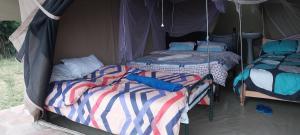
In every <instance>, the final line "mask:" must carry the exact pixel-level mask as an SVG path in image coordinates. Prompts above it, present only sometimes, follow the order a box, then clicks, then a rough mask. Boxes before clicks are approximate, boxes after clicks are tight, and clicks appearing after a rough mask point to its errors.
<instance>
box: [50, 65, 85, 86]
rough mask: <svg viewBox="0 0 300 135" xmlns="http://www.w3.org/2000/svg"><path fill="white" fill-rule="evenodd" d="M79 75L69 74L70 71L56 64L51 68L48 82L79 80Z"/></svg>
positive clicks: (64, 66)
mask: <svg viewBox="0 0 300 135" xmlns="http://www.w3.org/2000/svg"><path fill="white" fill-rule="evenodd" d="M80 77H81V76H80V75H77V74H71V72H70V70H69V69H68V68H67V67H66V65H64V64H58V65H55V66H53V69H52V75H51V78H50V82H54V81H63V80H74V79H77V78H80Z"/></svg>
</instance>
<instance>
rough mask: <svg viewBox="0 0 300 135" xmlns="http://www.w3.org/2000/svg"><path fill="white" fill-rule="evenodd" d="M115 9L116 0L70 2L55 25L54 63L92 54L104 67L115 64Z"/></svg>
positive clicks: (116, 51) (117, 17) (118, 4)
mask: <svg viewBox="0 0 300 135" xmlns="http://www.w3.org/2000/svg"><path fill="white" fill-rule="evenodd" d="M91 3H93V4H91ZM119 7H120V1H119V0H101V1H99V0H79V1H74V2H73V4H72V5H71V6H70V7H69V8H68V9H67V10H66V12H65V13H64V15H63V16H62V19H61V21H60V23H59V28H58V34H57V41H56V47H55V58H54V63H58V62H59V61H60V59H62V58H73V57H83V56H87V55H90V54H95V55H96V56H97V57H98V58H99V59H100V60H101V61H102V62H104V64H117V59H118V37H119V35H118V33H119V32H118V31H119V10H120V9H119Z"/></svg>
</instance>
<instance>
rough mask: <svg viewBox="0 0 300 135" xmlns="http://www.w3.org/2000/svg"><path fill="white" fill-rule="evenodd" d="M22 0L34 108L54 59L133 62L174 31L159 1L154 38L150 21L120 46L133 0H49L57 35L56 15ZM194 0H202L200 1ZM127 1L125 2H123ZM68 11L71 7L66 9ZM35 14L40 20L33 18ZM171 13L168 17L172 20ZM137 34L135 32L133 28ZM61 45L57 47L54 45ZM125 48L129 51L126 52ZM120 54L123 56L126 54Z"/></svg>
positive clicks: (16, 38) (21, 32)
mask: <svg viewBox="0 0 300 135" xmlns="http://www.w3.org/2000/svg"><path fill="white" fill-rule="evenodd" d="M21 1H22V2H20V4H22V5H21V6H20V7H21V11H22V12H23V13H22V21H23V23H22V26H21V27H20V28H19V29H18V30H17V31H16V33H15V34H13V35H12V37H11V40H12V41H13V43H14V44H15V45H16V48H20V45H26V44H27V45H28V44H29V42H30V47H27V52H26V53H25V57H24V58H25V59H23V60H24V67H25V82H26V87H27V89H26V94H25V95H27V96H28V97H27V98H26V99H27V101H28V102H31V106H32V105H33V106H34V107H36V108H40V109H41V106H43V102H44V101H43V99H44V98H45V96H46V92H45V91H46V90H47V87H48V79H49V76H50V74H51V66H52V64H53V63H57V62H58V61H59V59H61V58H69V57H80V56H85V55H88V54H91V53H94V54H96V55H97V56H98V57H99V58H100V59H101V60H102V61H104V63H105V64H114V63H119V62H120V58H125V61H126V60H130V59H132V58H134V57H137V56H140V55H142V54H143V53H140V52H144V49H145V48H147V47H145V46H142V44H144V45H145V44H147V43H146V42H147V41H150V40H151V39H147V37H151V38H152V39H154V40H151V41H154V42H152V43H153V45H154V44H155V42H157V41H158V42H157V43H160V44H163V43H162V42H164V41H163V39H164V38H162V37H163V36H164V35H163V34H164V32H166V31H168V30H167V28H168V26H170V23H168V22H165V23H166V25H167V26H166V27H165V28H166V29H164V28H160V27H157V26H160V23H157V22H161V20H160V18H161V16H160V13H161V8H160V6H159V4H158V6H157V5H152V6H155V8H154V9H155V10H153V11H152V12H153V13H155V14H157V16H154V17H158V19H157V20H158V21H157V20H156V21H155V22H152V23H151V21H148V22H147V23H150V24H152V25H150V26H152V27H151V33H152V35H151V36H149V31H150V30H149V29H150V27H149V26H148V25H146V26H147V28H148V29H143V30H142V31H144V30H146V31H147V35H146V36H145V35H144V38H143V40H141V41H138V42H128V44H125V46H124V45H120V44H122V43H124V42H123V40H122V39H119V38H120V37H122V36H119V34H120V33H122V30H123V29H122V28H127V29H128V28H130V26H125V27H122V23H123V21H122V17H124V16H121V14H122V13H124V11H123V10H122V6H129V5H128V4H130V3H128V0H103V1H101V2H100V1H99V0H98V1H97V0H80V1H74V2H73V4H71V3H72V0H47V1H46V2H45V3H44V5H43V6H44V8H45V9H46V10H47V11H49V12H50V13H52V14H54V15H56V16H61V20H60V22H59V23H60V27H59V29H58V31H57V35H56V30H57V25H58V21H56V20H52V19H51V18H49V17H47V16H46V15H45V13H43V12H42V11H40V10H39V11H38V8H37V6H36V3H33V0H21ZM24 1H28V3H30V4H28V6H26V5H27V2H24ZM166 1H167V0H166ZM188 1H193V0H176V1H172V0H170V1H169V2H170V3H171V4H172V3H174V2H175V3H176V4H178V5H179V4H180V3H182V2H188ZM194 1H197V2H199V0H194ZM244 1H246V0H244ZM248 1H252V2H253V0H248ZM281 1H285V0H281ZM39 2H40V3H43V2H44V1H39ZM122 2H125V3H123V4H122ZM126 2H127V3H126ZM130 2H134V4H133V5H136V6H139V7H140V8H141V7H142V9H143V8H147V6H149V5H147V4H150V5H151V3H147V2H149V1H147V0H146V1H142V0H132V1H130ZM213 2H216V4H220V3H219V1H217V0H214V1H213ZM279 2H280V1H279ZM158 3H159V2H158ZM126 4H127V5H126ZM131 4H132V3H131ZM152 4H153V3H152ZM279 4H280V3H279ZM53 5H55V6H53ZM30 6H33V7H35V8H28V7H30ZM131 6H132V5H131ZM200 6H201V5H200ZM219 6H220V5H219ZM67 7H68V8H67ZM172 7H173V6H170V7H169V9H171V11H172V10H173V8H172ZM176 7H177V6H176ZM123 8H124V7H123ZM215 8H217V6H215ZM219 8H220V7H219ZM29 9H31V10H30V11H29ZM127 9H128V8H127ZM129 9H130V10H133V9H134V7H131V8H129ZM150 9H151V8H150ZM64 10H66V11H65V12H64ZM167 10H168V7H166V11H167ZM182 10H183V9H182ZM37 11H38V12H37ZM146 11H147V10H146ZM150 11H151V10H150ZM225 11H226V10H225ZM36 12H37V14H36ZM133 12H134V10H133ZM135 12H136V11H135ZM152 12H150V13H152ZM177 12H181V11H177ZM28 13H29V14H28ZM148 13H149V12H146V14H145V15H146V16H148V17H149V14H148ZM131 15H132V14H131ZM142 15H143V14H142ZM171 15H172V14H171ZM175 15H176V14H175ZM138 16H141V15H138ZM33 17H35V18H34V19H33ZM119 17H120V18H119ZM129 17H130V16H129ZM129 17H127V18H129ZM131 17H132V16H131ZM150 17H153V16H150ZM167 17H168V16H166V18H167ZM177 17H178V16H177ZM32 19H33V21H32ZM135 19H136V18H135ZM146 19H147V18H146ZM148 19H149V18H148ZM150 20H151V19H150ZM167 20H168V19H167ZM119 23H120V24H119ZM131 23H135V24H136V25H137V24H139V25H140V24H141V23H143V22H141V21H140V22H138V21H136V20H135V21H133V22H131ZM196 23H198V22H196ZM266 23H267V21H266ZM29 24H31V25H30V27H29V31H27V30H28V26H29ZM37 24H38V25H37ZM49 24H50V25H49ZM179 24H180V23H179ZM179 24H178V25H179ZM200 24H201V23H200ZM130 25H132V24H130ZM202 25H203V23H202ZM218 25H222V24H218ZM281 25H282V24H281ZM120 26H121V27H120ZM123 26H124V25H123ZM143 26H144V25H143ZM153 26H156V27H155V28H156V29H153V28H154V27H153ZM38 27H41V28H43V29H42V30H44V31H39V29H36V28H38ZM47 27H48V28H47ZM217 27H218V26H217ZM49 28H50V29H49ZM133 28H134V27H132V26H131V29H133ZM157 28H159V29H157ZM198 28H199V29H196V30H195V31H197V30H200V29H201V27H198ZM270 29H273V28H270ZM32 30H33V32H34V31H38V34H41V35H42V36H44V34H49V35H50V37H51V38H50V40H48V39H49V38H48V36H47V35H46V36H44V37H42V39H40V37H38V36H40V35H36V34H37V33H32ZM48 30H50V33H48V32H49V31H48ZM157 31H158V34H157ZM299 31H300V30H299ZM39 32H41V33H39ZM139 32H141V31H137V33H135V34H140V33H139ZM131 33H134V32H132V31H131ZM155 33H156V34H155ZM184 33H185V32H184ZM120 35H122V34H120ZM153 35H154V36H157V35H159V36H157V37H154V36H153ZM30 36H31V37H30ZM53 36H55V37H53ZM43 38H44V39H43ZM155 38H160V39H162V40H155ZM24 39H26V40H24ZM129 39H131V40H134V39H137V37H132V38H129ZM24 41H26V42H24ZM45 41H47V42H45ZM120 41H121V42H120ZM139 43H142V44H139ZM55 44H56V47H54V45H55ZM128 45H133V46H131V47H130V46H128ZM122 46H123V48H125V49H126V50H130V49H128V48H131V49H132V50H130V51H124V50H123V48H122ZM141 46H142V47H141ZM163 46H165V45H163ZM152 47H153V46H152ZM154 47H155V46H154ZM156 47H157V46H156ZM158 47H161V46H158ZM133 49H138V50H140V51H133ZM147 49H149V48H147ZM151 49H153V48H151ZM157 49H161V48H157ZM51 50H52V51H51ZM21 51H22V50H20V52H21ZM23 51H24V50H23ZM25 51H26V49H25ZM54 52H55V53H54ZM124 52H125V54H126V55H124ZM133 52H135V53H136V52H137V53H138V55H134V54H133ZM120 53H123V54H121V55H120ZM128 55H131V58H130V59H127V58H126V57H128ZM19 58H23V57H22V56H21V57H19ZM33 110H35V109H33ZM37 112H38V111H37ZM36 116H37V115H36Z"/></svg>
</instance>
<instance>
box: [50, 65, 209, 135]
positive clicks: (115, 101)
mask: <svg viewBox="0 0 300 135" xmlns="http://www.w3.org/2000/svg"><path fill="white" fill-rule="evenodd" d="M128 73H136V74H139V75H141V76H145V77H153V78H157V79H160V80H163V81H166V82H170V83H178V84H182V85H183V86H188V85H192V84H195V83H196V82H198V81H199V80H201V77H200V76H198V75H192V74H183V73H180V74H179V73H177V74H176V73H165V72H151V71H143V70H139V69H136V68H129V67H127V66H116V65H112V66H106V67H103V68H100V69H99V70H97V71H95V72H93V73H92V74H90V75H88V76H86V77H84V78H81V79H77V80H71V81H59V82H53V83H51V84H50V86H51V88H50V90H49V95H48V97H47V98H46V101H45V109H46V110H48V111H51V112H54V113H57V114H59V115H62V116H65V117H67V118H68V119H70V120H72V121H75V122H78V123H81V124H84V125H87V126H90V127H94V128H98V129H102V130H104V131H107V132H110V133H113V134H155V135H158V134H168V135H169V134H179V127H180V122H181V119H183V118H182V117H183V116H182V115H183V114H185V116H187V115H186V113H187V110H189V107H190V106H189V105H192V104H193V103H192V102H194V101H195V99H197V98H198V99H199V98H200V99H201V98H203V97H204V96H205V95H206V92H207V86H208V85H207V84H203V85H201V86H202V87H199V89H195V90H193V91H192V92H191V93H192V94H191V95H190V97H192V98H194V99H189V102H187V100H188V99H187V97H188V95H187V93H188V90H187V89H186V88H185V87H184V88H183V89H181V90H179V91H177V92H168V91H165V90H158V89H155V88H152V87H149V86H147V85H144V84H141V83H137V82H134V81H130V80H127V79H126V78H125V76H126V75H127V74H128ZM200 88H201V89H200ZM195 94H196V95H195ZM196 102H199V100H198V101H196Z"/></svg>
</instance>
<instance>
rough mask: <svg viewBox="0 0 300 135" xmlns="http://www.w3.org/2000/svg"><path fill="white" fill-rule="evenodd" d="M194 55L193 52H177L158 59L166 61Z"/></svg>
mask: <svg viewBox="0 0 300 135" xmlns="http://www.w3.org/2000/svg"><path fill="white" fill-rule="evenodd" d="M192 56H193V55H192V54H175V55H171V56H164V57H160V58H158V59H157V60H159V61H166V60H174V59H184V58H189V57H192Z"/></svg>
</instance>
